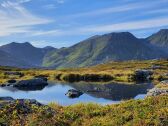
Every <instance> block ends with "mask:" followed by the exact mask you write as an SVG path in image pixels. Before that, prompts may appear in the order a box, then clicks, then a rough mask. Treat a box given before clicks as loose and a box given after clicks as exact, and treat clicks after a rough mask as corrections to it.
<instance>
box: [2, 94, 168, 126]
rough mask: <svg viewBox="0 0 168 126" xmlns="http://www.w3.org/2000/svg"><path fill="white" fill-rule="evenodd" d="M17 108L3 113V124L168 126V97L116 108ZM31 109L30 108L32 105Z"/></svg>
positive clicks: (149, 99)
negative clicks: (50, 109) (28, 110)
mask: <svg viewBox="0 0 168 126" xmlns="http://www.w3.org/2000/svg"><path fill="white" fill-rule="evenodd" d="M17 106H18V103H16V105H15V106H13V107H10V109H9V106H6V107H4V108H3V109H1V110H0V124H8V125H9V124H10V125H15V126H16V125H21V124H22V125H28V126H36V125H43V126H53V125H58V126H79V125H80V126H102V125H104V126H111V125H113V126H132V125H134V126H149V125H150V126H154V125H155V126H156V125H157V126H167V125H168V96H157V97H148V98H146V99H145V100H129V101H126V102H122V103H120V104H114V105H105V106H102V105H98V104H92V103H90V104H76V105H72V106H64V107H63V106H59V105H57V104H55V103H50V104H49V106H50V107H51V108H52V109H53V111H54V112H51V111H48V107H36V106H31V109H32V111H31V112H29V113H24V111H23V110H22V109H20V108H18V107H17ZM29 106H30V105H29Z"/></svg>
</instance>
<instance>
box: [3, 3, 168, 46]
mask: <svg viewBox="0 0 168 126" xmlns="http://www.w3.org/2000/svg"><path fill="white" fill-rule="evenodd" d="M164 28H168V0H0V29H1V30H0V45H3V44H7V43H9V42H12V41H16V42H25V41H29V42H31V43H32V44H33V45H35V46H37V47H44V46H48V45H50V46H54V47H57V48H60V47H67V46H71V45H73V44H75V43H77V42H80V41H81V40H84V39H86V38H88V37H91V36H93V35H97V34H105V33H110V32H120V31H129V32H132V33H133V34H134V35H135V36H137V37H146V36H148V35H151V34H152V33H155V32H157V31H158V30H159V29H164Z"/></svg>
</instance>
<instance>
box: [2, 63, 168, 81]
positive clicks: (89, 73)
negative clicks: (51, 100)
mask: <svg viewBox="0 0 168 126" xmlns="http://www.w3.org/2000/svg"><path fill="white" fill-rule="evenodd" d="M153 66H155V67H156V68H153ZM157 67H158V68H157ZM137 69H148V70H152V71H153V72H154V74H153V79H154V81H155V82H158V81H161V80H164V79H168V76H166V74H167V73H168V72H167V71H168V61H167V60H148V61H127V62H111V63H107V64H101V65H97V66H92V67H86V68H70V69H60V70H43V69H18V68H12V67H0V83H5V82H7V80H9V79H16V80H23V79H30V78H33V77H34V76H38V75H45V76H47V77H48V79H49V80H59V81H81V80H82V81H111V80H112V81H117V82H128V81H129V76H130V75H131V74H133V73H134V71H135V70H137ZM6 71H19V72H21V73H23V75H24V76H22V77H20V76H10V75H5V74H4V73H5V72H6Z"/></svg>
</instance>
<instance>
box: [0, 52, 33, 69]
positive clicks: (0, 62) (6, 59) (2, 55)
mask: <svg viewBox="0 0 168 126" xmlns="http://www.w3.org/2000/svg"><path fill="white" fill-rule="evenodd" d="M0 66H19V67H28V66H29V67H30V64H28V63H26V62H24V61H22V60H20V59H18V58H16V57H13V56H12V55H10V54H8V53H6V52H4V51H1V50H0Z"/></svg>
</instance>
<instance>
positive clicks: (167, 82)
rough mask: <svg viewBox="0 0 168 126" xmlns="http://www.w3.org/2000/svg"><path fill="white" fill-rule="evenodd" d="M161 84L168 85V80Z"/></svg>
mask: <svg viewBox="0 0 168 126" xmlns="http://www.w3.org/2000/svg"><path fill="white" fill-rule="evenodd" d="M160 84H163V85H168V80H164V81H161V82H160Z"/></svg>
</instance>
